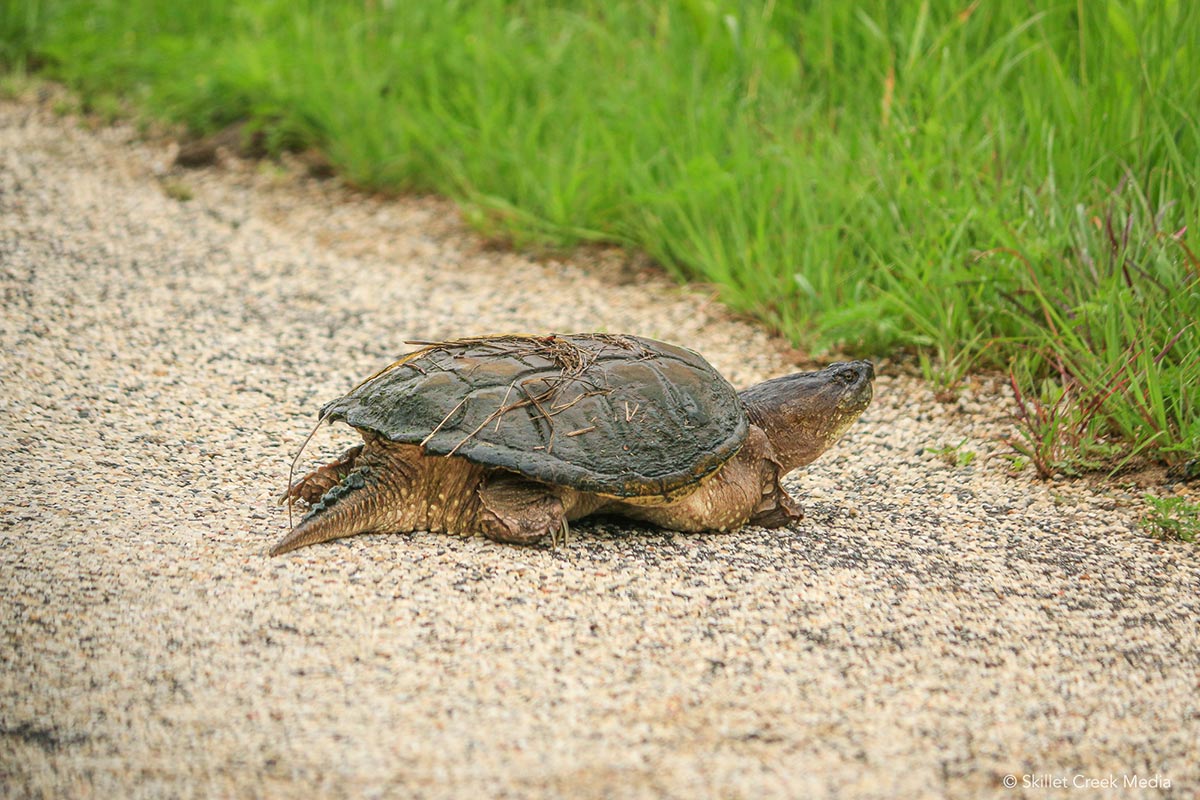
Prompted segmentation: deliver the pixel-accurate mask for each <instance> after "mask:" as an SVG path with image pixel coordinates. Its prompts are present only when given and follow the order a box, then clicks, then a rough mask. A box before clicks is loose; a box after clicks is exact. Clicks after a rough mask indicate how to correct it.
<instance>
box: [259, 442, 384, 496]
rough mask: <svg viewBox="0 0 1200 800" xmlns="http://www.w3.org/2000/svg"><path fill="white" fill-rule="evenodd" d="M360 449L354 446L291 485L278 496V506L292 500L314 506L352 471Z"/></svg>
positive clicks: (359, 446)
mask: <svg viewBox="0 0 1200 800" xmlns="http://www.w3.org/2000/svg"><path fill="white" fill-rule="evenodd" d="M362 449H363V446H362V445H361V444H359V445H355V446H354V447H351V448H350V449H349V450H347V451H346V452H344V453H342V455H341V456H340V457H339V458H337V459H335V460H333V461H330V462H329V463H328V464H326V465H325V466H323V467H318V468H316V469H314V470H313V471H312V472H310V473H308V474H307V475H305V476H304V477H303V478H301V479H300V480H298V481H296V482H295V483H293V484H292V485H291V486H289V487H288V490H287V491H286V492H284V493H283V494H282V495H280V497H279V503H280V505H282V504H284V503H287V502H290V501H293V500H303V501H304V502H305V503H307V504H308V505H310V506H311V505H316V504H317V502H318V501H320V499H321V498H322V497H323V496H324V495H325V493H326V492H328V491H329V490H330V489H332V488H333V487H335V486H337V485H338V484H339V483H341V482H342V480H343V479H344V478H345V477H346V476H347V475H349V474H350V473H351V472H353V471H354V464H355V462H356V461H357V460H358V457H359V455H361V454H362Z"/></svg>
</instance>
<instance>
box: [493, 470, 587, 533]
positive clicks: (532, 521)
mask: <svg viewBox="0 0 1200 800" xmlns="http://www.w3.org/2000/svg"><path fill="white" fill-rule="evenodd" d="M478 494H479V504H480V508H479V530H480V532H481V533H482V534H483V535H484V536H486V537H487V538H489V539H491V540H493V541H496V542H507V543H509V544H536V543H537V542H539V541H541V540H542V539H543V538H545V537H546V536H549V537H551V540H552V541H554V542H555V543H557V542H558V540H559V537H560V536H562V537H563V538H564V539H565V531H566V530H567V516H566V512H565V511H564V509H563V504H562V501H561V500H559V499H558V497H556V496H555V495H554V494H553V493H552V492H550V491H549V490H548V489H547V488H546V487H545V486H544V485H542V484H540V483H536V482H534V481H530V480H526V479H524V478H521V477H519V476H517V475H503V474H493V475H492V476H491V477H490V478H488V479H487V480H486V481H485V482H484V483H483V484H481V485H480V487H479V489H478Z"/></svg>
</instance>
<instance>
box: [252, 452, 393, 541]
mask: <svg viewBox="0 0 1200 800" xmlns="http://www.w3.org/2000/svg"><path fill="white" fill-rule="evenodd" d="M385 495H386V491H385V490H384V488H383V485H381V483H380V481H378V480H377V479H376V477H375V470H373V469H372V468H371V467H370V466H366V465H363V466H360V467H358V468H356V469H354V470H352V471H351V472H350V473H349V474H347V475H346V476H345V477H344V478H342V480H341V482H340V483H338V484H337V485H335V486H333V487H332V488H331V489H330V490H329V491H327V492H325V494H324V495H322V496H321V499H320V500H318V501H317V502H316V503H315V504H314V505H313V506H312V507H311V508H310V509H309V510H308V513H307V514H305V515H304V517H303V518H302V519H301V520H300V522H299V523H298V524H297V525H296V527H294V528H292V530H291V531H290V532H289V533H288V535H287V536H284V537H283V538H282V539H280V540H279V541H278V542H276V543H275V546H274V547H272V548H271V551H270V555H273V556H277V555H280V554H282V553H286V552H288V551H289V550H295V549H297V548H299V547H306V546H308V545H310V544H319V543H321V542H328V541H329V540H331V539H340V538H342V537H343V536H353V535H354V534H356V533H366V532H368V531H371V530H374V529H375V528H376V526H377V525H378V519H377V517H378V512H379V510H380V507H381V506H382V505H384V504H385V501H386V497H385Z"/></svg>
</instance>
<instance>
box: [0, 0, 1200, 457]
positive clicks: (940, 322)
mask: <svg viewBox="0 0 1200 800" xmlns="http://www.w3.org/2000/svg"><path fill="white" fill-rule="evenodd" d="M1039 9H1040V10H1039ZM0 36H2V39H0V42H2V44H0V60H4V61H6V62H8V63H10V64H17V65H20V64H26V63H27V64H31V65H33V66H36V67H38V68H39V69H41V70H43V71H44V72H46V73H48V74H49V75H51V76H53V77H55V78H58V79H60V80H63V81H65V82H66V83H68V84H69V85H71V86H72V87H74V88H76V89H77V90H79V91H80V92H82V93H83V96H84V97H85V99H87V98H91V100H90V101H89V102H96V99H97V98H111V97H112V96H115V95H119V96H121V97H122V98H125V99H127V100H131V101H133V103H134V104H135V105H136V106H137V107H138V108H140V109H141V110H142V111H143V112H144V113H146V114H148V115H153V116H156V117H165V118H168V119H172V120H177V121H182V122H185V123H187V124H188V125H190V126H191V127H193V128H194V129H196V130H199V131H209V130H214V129H217V128H219V127H221V126H223V125H226V124H228V123H230V122H232V121H234V120H240V119H249V120H251V121H252V124H253V125H254V126H256V127H257V128H258V129H260V130H262V131H264V132H265V133H266V135H267V142H268V145H269V147H271V148H273V149H276V150H278V149H285V148H299V147H306V146H318V147H320V148H321V149H322V150H324V152H325V153H326V154H327V155H328V157H329V158H330V160H331V161H332V162H333V163H334V164H335V165H336V167H337V168H338V169H339V170H341V171H342V173H343V174H344V175H346V176H347V177H348V178H349V179H350V180H351V181H353V182H354V183H356V184H358V185H360V186H362V187H364V188H369V189H381V190H388V191H407V190H420V191H427V190H432V191H436V192H441V193H444V194H447V195H450V196H452V197H454V198H457V199H458V200H459V201H461V202H462V203H463V205H464V207H465V208H466V209H467V211H468V215H469V218H470V219H472V220H473V221H475V222H476V223H477V224H478V225H479V226H481V227H483V228H484V229H486V230H487V231H488V232H489V233H491V234H493V235H502V236H506V237H508V238H510V239H511V240H512V241H513V242H514V243H515V244H517V245H518V246H528V247H538V248H565V247H570V246H571V245H574V244H577V243H579V242H585V241H608V242H616V243H620V244H623V245H628V246H632V247H637V248H640V249H642V250H644V251H646V252H647V253H649V254H650V255H651V256H653V257H654V258H655V259H657V260H658V261H660V262H661V263H662V264H663V265H664V266H665V267H666V268H667V269H668V270H671V271H672V272H673V273H675V274H676V275H678V276H679V277H681V278H685V279H688V280H693V281H703V282H707V283H711V284H713V285H714V286H716V287H718V288H719V291H720V293H721V297H722V299H723V300H724V301H725V302H726V303H728V304H729V305H730V306H732V307H733V308H735V309H738V310H740V311H745V312H748V313H750V314H752V315H755V316H756V317H758V318H759V319H761V320H762V321H763V322H764V323H766V324H767V325H769V326H771V327H772V328H774V329H777V330H778V331H780V332H781V333H783V334H784V335H786V336H787V337H788V338H790V339H791V340H792V341H793V342H795V343H796V344H798V345H800V346H803V347H806V348H809V349H813V350H817V351H823V350H827V349H835V348H836V349H843V350H846V351H849V352H853V353H856V354H880V353H894V352H897V351H900V350H905V351H912V352H916V353H918V354H919V356H920V358H921V363H922V364H923V365H924V366H925V368H926V371H927V373H928V374H929V376H930V377H931V378H932V379H933V380H935V381H937V382H939V383H941V384H943V385H945V386H947V387H950V388H953V386H954V384H955V383H956V381H957V380H958V379H959V378H960V377H961V376H962V375H963V374H965V373H966V372H967V371H969V370H976V369H983V368H998V369H1001V370H1005V371H1007V372H1009V373H1010V374H1011V375H1012V377H1013V380H1014V382H1015V383H1016V385H1017V386H1018V387H1019V388H1020V391H1021V393H1022V399H1023V407H1024V409H1025V413H1024V414H1023V415H1022V416H1021V417H1020V419H1019V422H1018V428H1017V434H1016V435H1014V439H1013V441H1014V443H1015V444H1016V445H1017V446H1018V448H1021V447H1022V446H1024V448H1025V449H1023V450H1022V452H1023V453H1024V454H1025V455H1026V456H1028V457H1029V459H1030V460H1031V461H1033V462H1034V463H1035V465H1037V464H1038V463H1039V460H1040V461H1041V462H1044V467H1045V472H1046V474H1053V473H1055V472H1058V471H1072V470H1078V469H1087V468H1093V467H1097V466H1101V465H1104V466H1111V465H1113V464H1114V463H1118V462H1119V461H1120V460H1121V459H1124V458H1127V457H1130V456H1136V455H1139V454H1145V455H1153V456H1154V457H1156V458H1159V459H1162V460H1166V461H1170V462H1176V461H1181V460H1184V459H1186V458H1188V457H1190V456H1192V455H1194V454H1196V453H1198V452H1200V407H1198V403H1197V400H1196V392H1195V391H1194V390H1193V388H1192V387H1195V386H1197V385H1198V384H1200V324H1197V323H1196V320H1200V260H1198V259H1197V256H1196V253H1197V252H1198V251H1200V248H1197V247H1196V246H1195V244H1194V243H1195V235H1196V231H1197V229H1198V228H1197V225H1198V224H1200V211H1198V210H1200V183H1198V181H1200V111H1198V109H1200V5H1198V4H1195V3H1185V2H1180V1H1179V0H1159V1H1158V2H1148V1H1147V0H1086V2H1084V0H1070V1H1069V2H1059V3H1053V4H1026V3H987V2H968V0H958V2H954V3H949V2H936V3H935V2H910V3H895V2H887V0H863V1H862V2H856V3H804V4H799V3H786V2H776V1H774V0H765V1H762V2H735V1H734V0H660V2H650V3H601V2H598V1H597V0H577V2H536V3H535V2H519V1H518V0H511V1H510V2H502V1H501V0H478V1H477V2H470V3H464V2H443V3H409V2H403V0H364V2H360V3H350V2H333V0H330V1H329V2H320V1H319V0H310V1H309V2H300V3H295V2H282V1H281V0H252V1H250V2H242V3H229V2H214V1H213V0H191V2H188V3H185V4H178V3H167V2H154V1H153V0H121V1H120V2H112V1H111V0H90V1H89V2H84V1H83V0H59V1H58V2H50V1H49V0H16V1H15V2H14V0H0ZM1031 442H1032V443H1031ZM1047 443H1048V444H1047ZM1039 469H1042V467H1041V466H1039Z"/></svg>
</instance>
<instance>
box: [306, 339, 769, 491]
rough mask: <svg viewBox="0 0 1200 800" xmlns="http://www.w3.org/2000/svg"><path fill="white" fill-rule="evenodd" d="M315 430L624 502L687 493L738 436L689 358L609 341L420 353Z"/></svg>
mask: <svg viewBox="0 0 1200 800" xmlns="http://www.w3.org/2000/svg"><path fill="white" fill-rule="evenodd" d="M321 417H322V419H330V420H342V421H345V422H346V423H348V424H350V425H352V426H353V427H355V428H358V429H361V430H366V431H372V432H374V433H376V434H378V435H380V436H384V437H386V438H388V439H390V440H392V441H395V442H403V443H407V444H420V445H423V446H424V447H425V451H426V453H429V454H433V455H447V456H448V455H457V456H461V457H463V458H466V459H469V460H471V461H474V462H477V463H480V464H484V465H487V466H492V467H502V468H504V469H509V470H512V471H514V472H518V473H521V474H523V475H527V476H529V477H531V478H535V479H537V480H539V481H543V482H545V483H550V484H556V485H564V486H570V487H573V488H575V489H579V490H581V491H586V492H594V493H597V494H604V495H610V496H615V497H628V498H634V497H643V498H655V497H664V498H665V497H670V496H672V495H676V494H681V493H683V492H685V491H687V490H688V489H690V488H691V487H693V486H694V485H695V484H697V483H699V482H700V481H701V480H702V479H703V478H704V477H705V476H706V475H708V474H710V473H711V472H713V471H714V470H716V469H717V468H718V467H720V466H721V465H722V464H723V463H725V461H727V460H728V459H729V458H730V457H731V456H732V455H733V454H734V453H736V452H737V450H738V448H739V447H741V444H742V442H743V440H744V439H745V438H746V433H747V430H748V421H747V419H746V413H745V410H744V409H743V406H742V403H741V402H740V400H739V399H738V396H737V392H736V391H735V390H734V388H733V387H732V386H731V385H730V384H729V382H728V381H726V380H725V379H724V378H723V377H721V375H720V373H718V372H717V371H716V370H715V369H713V367H712V365H711V364H709V363H708V362H707V361H705V360H704V359H703V358H702V357H701V356H699V355H698V354H696V353H694V352H692V351H691V350H687V349H684V348H682V347H676V346H674V345H670V344H665V343H663V342H658V341H654V340H653V339H643V338H640V337H636V336H617V335H609V334H576V335H551V336H494V337H479V338H472V339H459V340H455V341H449V342H440V343H437V344H430V345H428V346H426V347H424V348H423V349H421V350H418V351H416V352H414V353H410V354H409V355H407V356H405V357H404V358H402V359H400V360H399V361H397V362H395V363H394V364H391V365H390V366H388V367H386V368H385V369H383V370H382V371H380V372H378V373H376V374H375V375H373V376H372V377H370V378H368V379H367V380H365V381H363V382H362V383H361V384H359V385H358V386H357V387H356V388H354V389H353V390H352V391H350V392H349V393H348V394H346V395H344V396H343V397H341V398H339V399H337V400H335V401H333V402H332V403H330V404H328V405H327V406H325V407H324V408H323V409H321Z"/></svg>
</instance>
